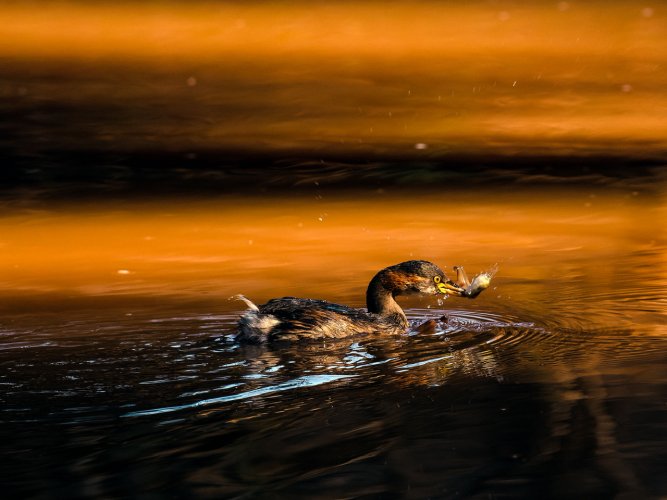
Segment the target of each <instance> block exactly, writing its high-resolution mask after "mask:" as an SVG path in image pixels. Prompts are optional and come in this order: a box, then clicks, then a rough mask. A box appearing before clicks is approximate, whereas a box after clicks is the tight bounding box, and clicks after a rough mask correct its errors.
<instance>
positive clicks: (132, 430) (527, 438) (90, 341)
mask: <svg viewBox="0 0 667 500" xmlns="http://www.w3.org/2000/svg"><path fill="white" fill-rule="evenodd" d="M654 188H655V186H653V188H652V189H651V190H647V191H641V192H638V191H627V192H624V191H623V190H622V189H621V190H619V191H618V192H615V191H613V190H611V189H609V188H604V189H599V188H595V187H591V188H588V189H585V190H581V189H572V188H570V189H564V188H562V187H560V188H557V189H556V190H555V191H554V190H552V191H551V195H550V196H549V197H546V196H544V193H543V192H539V190H536V189H534V188H530V189H524V190H514V192H513V193H512V194H511V195H508V194H507V193H503V192H497V191H495V190H494V189H488V190H477V191H474V190H473V191H466V192H449V193H444V194H442V195H438V194H433V193H431V194H429V195H420V194H419V193H413V194H411V195H408V194H407V193H405V192H404V193H401V194H396V195H391V194H388V193H386V192H385V193H373V194H372V195H367V196H364V197H361V196H351V195H346V196H343V195H338V196H333V195H331V196H329V195H327V196H321V195H317V193H316V192H315V191H313V196H305V195H304V196H303V197H301V198H299V197H291V198H289V199H285V198H279V199H276V198H253V197H236V198H231V199H222V200H209V201H199V202H193V201H191V202H189V203H188V204H185V203H184V202H183V200H181V201H179V202H176V201H173V200H172V202H171V203H169V204H166V203H144V204H141V205H136V204H135V205H131V204H128V203H123V204H121V205H118V204H116V203H113V202H108V203H106V204H97V205H95V208H94V209H92V208H90V207H88V209H87V210H86V211H85V212H84V211H81V210H80V207H79V208H76V207H70V208H65V207H61V208H59V209H51V210H29V211H25V210H15V211H14V212H13V213H12V214H11V215H7V216H5V217H3V218H2V220H1V221H0V224H1V225H2V240H1V245H0V252H1V255H2V262H3V272H2V275H3V280H2V297H3V300H2V310H3V314H2V321H1V322H0V363H1V364H2V372H1V375H0V384H2V395H1V398H2V410H1V412H0V415H1V418H2V421H3V431H4V436H5V438H4V445H3V462H4V465H3V467H2V468H3V476H4V478H5V480H4V484H5V488H7V489H8V491H9V492H11V493H12V494H14V495H16V496H23V497H26V496H27V497H39V498H48V497H70V498H71V497H83V496H136V495H139V496H143V495H147V496H149V495H153V494H157V495H162V494H164V493H165V492H169V494H175V495H178V496H192V495H195V496H201V497H208V496H211V497H221V496H224V497H246V496H251V497H255V496H259V497H265V496H266V497H271V496H280V497H283V496H284V497H297V498H299V497H302V498H313V497H315V498H319V497H322V498H331V497H344V496H353V497H365V496H367V497H390V498H391V497H407V498H424V497H429V496H430V497H436V498H451V497H475V498H476V497H480V496H489V495H492V496H511V497H526V496H531V497H532V496H538V495H540V496H547V497H562V496H573V495H574V496H579V495H587V496H594V497H610V496H614V495H617V494H625V493H627V494H629V495H632V496H642V497H651V496H653V497H658V496H662V495H665V493H666V492H667V484H666V483H665V482H664V480H663V478H662V477H663V476H662V475H661V473H660V471H661V470H662V466H663V464H664V460H665V459H666V458H667V457H666V456H665V452H664V449H666V446H665V444H666V443H665V436H666V435H667V434H666V433H665V421H667V419H666V418H665V417H667V415H666V412H667V406H666V401H667V400H666V399H665V395H666V393H667V370H666V368H665V367H666V366H667V365H666V364H665V352H666V350H665V348H666V347H667V344H666V339H667V337H666V334H667V330H665V324H667V322H666V321H665V320H666V315H667V304H666V303H665V294H664V290H665V285H666V284H667V265H666V264H667V263H666V261H665V255H666V254H665V234H664V229H663V228H662V227H658V226H657V225H656V221H659V220H664V217H665V209H666V207H665V204H664V196H662V194H660V195H656V193H655V189H654ZM554 194H557V195H558V196H555V195H554ZM454 207H455V208H454ZM47 250H48V251H47ZM417 257H419V258H427V259H430V260H433V261H435V262H438V263H439V264H440V265H441V266H443V268H445V269H447V270H448V271H450V272H451V266H452V265H453V264H463V265H465V266H466V267H467V269H468V270H469V271H470V272H471V273H474V272H476V271H479V270H483V269H486V268H488V267H489V266H491V265H493V264H495V263H498V264H499V268H500V270H499V272H498V274H497V276H496V278H495V279H494V282H493V286H492V288H490V289H489V290H487V291H486V292H485V293H484V294H482V295H481V296H480V297H479V298H478V299H476V300H464V299H454V298H451V299H449V300H447V301H445V302H444V303H438V302H437V301H436V300H435V299H432V298H422V299H416V298H408V299H406V300H403V301H402V304H403V305H404V306H405V308H406V312H407V314H408V316H409V318H410V320H411V321H413V322H414V323H415V324H419V323H421V322H423V321H425V320H427V319H439V318H441V317H442V316H443V315H444V316H446V320H445V321H442V322H440V323H439V325H438V327H437V328H436V329H435V330H434V331H432V332H429V333H426V334H414V332H413V333H408V334H405V335H402V336H397V337H389V338H382V337H377V338H376V337H372V336H371V337H361V338H354V339H350V340H346V341H336V342H314V343H311V344H304V345H295V346H281V347H280V348H271V347H256V346H255V347H243V346H239V345H237V344H236V343H234V342H233V331H234V326H235V321H236V319H237V317H238V315H239V314H240V313H241V311H242V309H243V308H244V306H243V304H242V303H240V302H233V301H232V302H230V301H228V300H227V297H229V296H231V295H234V294H236V293H244V294H245V295H247V296H248V297H250V298H251V299H253V300H255V301H257V302H258V303H259V302H262V301H264V300H266V299H268V298H270V297H273V296H281V295H298V296H307V297H317V298H325V299H329V300H333V301H336V302H340V303H346V304H350V305H353V306H358V307H363V297H364V291H365V286H366V284H367V281H368V280H369V279H370V277H372V275H373V273H374V272H375V271H376V270H377V269H379V268H381V267H383V266H385V265H389V264H393V263H396V262H399V261H401V260H405V259H409V258H417Z"/></svg>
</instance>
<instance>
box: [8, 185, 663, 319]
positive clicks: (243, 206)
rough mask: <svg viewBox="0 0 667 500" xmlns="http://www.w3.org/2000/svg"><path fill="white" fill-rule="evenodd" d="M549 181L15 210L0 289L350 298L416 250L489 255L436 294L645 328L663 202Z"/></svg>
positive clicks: (655, 314) (439, 255)
mask: <svg viewBox="0 0 667 500" xmlns="http://www.w3.org/2000/svg"><path fill="white" fill-rule="evenodd" d="M553 194H554V193H552V196H550V197H548V198H546V197H545V196H544V195H543V194H541V193H534V192H533V193H513V194H512V193H502V192H494V191H491V190H489V191H480V192H477V193H471V192H467V193H448V194H443V195H442V196H439V195H432V194H431V195H423V196H418V195H413V196H405V195H403V196H392V195H388V194H382V193H376V194H373V195H371V196H366V197H364V198H362V197H343V196H336V197H327V196H325V197H323V198H321V199H315V198H314V197H306V196H303V197H301V198H296V197H293V198H290V199H285V198H270V197H267V198H260V197H252V198H242V197H232V198H230V199H227V200H218V201H197V202H193V201H188V202H185V201H183V200H181V201H173V200H172V201H171V202H169V203H167V202H165V203H157V202H155V203H144V204H140V203H134V204H132V203H128V204H123V205H111V204H109V205H107V206H98V207H97V208H96V209H94V210H87V211H80V210H70V211H67V210H63V211H59V212H45V213H40V212H35V213H30V214H16V215H13V216H6V217H3V218H2V219H0V234H1V235H2V236H1V237H0V263H1V264H0V265H1V266H2V267H1V269H0V275H1V276H2V280H1V281H0V288H1V289H0V293H1V294H2V295H3V296H5V297H7V296H12V295H13V296H15V297H16V296H19V297H20V296H26V297H29V296H31V295H34V296H40V295H41V294H49V293H51V294H54V293H55V294H65V295H66V294H73V295H75V296H93V297H95V296H138V297H144V298H145V299H146V300H149V299H148V298H149V297H154V298H155V297H161V296H162V297H167V296H169V297H172V298H179V297H180V298H183V299H188V300H195V301H202V302H204V303H209V304H210V305H211V307H213V308H214V309H215V310H220V311H225V310H226V311H233V310H239V309H242V305H241V304H239V303H230V302H227V301H226V300H225V299H226V298H227V297H229V296H231V295H234V294H238V293H243V294H245V295H246V296H248V297H250V298H252V299H253V300H255V301H257V302H262V301H264V300H266V299H269V298H271V297H274V296H283V295H296V296H306V297H313V298H323V299H329V300H332V301H336V302H343V303H348V304H351V305H355V306H363V305H364V293H365V287H366V285H367V283H368V281H369V280H370V278H371V277H372V275H373V274H374V273H375V272H376V271H377V270H379V269H381V268H382V267H385V266H387V265H391V264H394V263H397V262H401V261H403V260H408V259H411V258H424V259H428V260H432V261H434V262H436V263H438V264H440V265H441V266H442V267H443V268H447V269H448V270H450V272H451V266H452V265H455V264H462V265H464V266H466V268H467V269H468V270H469V272H470V274H474V273H476V272H479V271H481V270H484V269H487V268H489V267H490V266H491V265H493V264H495V263H498V264H499V266H500V271H499V272H498V275H497V277H496V284H497V287H496V288H494V289H492V290H489V291H487V292H486V293H485V294H483V295H482V296H481V297H480V298H479V299H477V300H475V301H466V300H460V299H459V300H455V299H451V300H452V301H451V302H449V303H447V304H445V308H447V307H454V308H456V307H473V308H475V307H479V308H482V309H487V310H490V311H493V310H496V311H504V312H511V314H512V315H513V316H514V317H519V318H520V319H523V320H530V319H531V318H540V317H545V318H550V316H551V315H552V314H557V315H558V316H559V320H562V321H563V322H567V321H568V318H570V319H571V320H572V321H582V322H585V321H589V323H590V324H596V322H597V323H599V324H600V325H601V326H616V327H620V326H623V325H626V326H627V325H636V324H650V325H654V326H656V328H659V326H658V325H659V324H661V322H662V319H664V314H665V312H666V311H665V304H664V297H663V298H661V297H662V292H661V290H664V287H665V286H666V285H667V252H665V248H666V244H667V241H666V235H665V231H664V227H663V226H661V225H656V221H661V220H665V216H666V215H667V213H666V212H667V207H666V206H665V204H664V200H663V201H660V200H656V199H655V198H651V199H645V198H643V197H642V195H637V194H636V193H635V194H633V193H627V194H617V195H611V194H608V193H607V194H605V193H604V192H600V193H597V194H596V193H595V192H590V191H589V192H586V191H583V190H582V191H580V192H577V191H569V192H568V191H563V192H562V193H560V194H559V195H558V196H553ZM140 300H144V299H140ZM407 304H408V305H410V304H411V305H412V306H419V307H426V306H427V305H430V306H434V307H435V306H436V304H435V303H434V302H433V301H432V300H428V299H425V300H422V301H421V302H419V301H414V300H413V301H412V302H411V301H410V299H408V300H407ZM555 304H560V306H559V307H560V308H561V310H560V311H559V312H558V313H554V311H555V309H553V308H554V307H555ZM619 304H620V305H621V306H622V308H619ZM661 304H662V305H661ZM617 309H618V310H617ZM522 314H526V315H527V316H526V317H524V318H521V315H522ZM586 318H587V319H586ZM661 318H662V319H661Z"/></svg>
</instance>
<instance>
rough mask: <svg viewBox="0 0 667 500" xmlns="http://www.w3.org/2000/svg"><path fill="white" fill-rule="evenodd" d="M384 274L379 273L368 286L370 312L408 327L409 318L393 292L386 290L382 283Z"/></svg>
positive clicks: (367, 304) (367, 301) (367, 295)
mask: <svg viewBox="0 0 667 500" xmlns="http://www.w3.org/2000/svg"><path fill="white" fill-rule="evenodd" d="M382 272H383V271H380V272H379V273H377V274H376V275H375V277H374V278H373V279H372V280H371V282H370V283H369V284H368V290H366V307H367V308H368V312H370V313H375V314H379V315H381V316H387V317H388V318H391V320H392V321H395V322H396V323H400V324H401V325H403V326H405V327H407V326H408V318H407V317H406V316H405V313H404V312H403V309H401V306H399V305H398V303H397V302H396V300H395V299H394V293H393V291H392V290H389V289H388V288H386V287H385V286H384V284H383V283H382V281H383V279H382ZM394 318H395V319H394Z"/></svg>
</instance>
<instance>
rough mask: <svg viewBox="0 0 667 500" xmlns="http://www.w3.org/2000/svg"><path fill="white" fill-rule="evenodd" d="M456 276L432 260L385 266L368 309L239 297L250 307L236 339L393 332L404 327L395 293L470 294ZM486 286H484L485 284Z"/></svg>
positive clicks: (369, 293)
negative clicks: (257, 302) (450, 276)
mask: <svg viewBox="0 0 667 500" xmlns="http://www.w3.org/2000/svg"><path fill="white" fill-rule="evenodd" d="M457 280H458V281H459V283H455V282H453V281H450V280H449V279H447V277H446V276H445V273H444V272H442V270H441V269H440V268H439V267H438V266H436V265H435V264H432V263H431V262H427V261H424V260H411V261H408V262H402V263H401V264H397V265H395V266H391V267H387V268H385V269H383V270H382V271H380V272H379V273H377V274H376V275H375V276H374V277H373V279H372V280H371V282H370V284H369V285H368V290H367V291H366V306H367V309H368V310H363V309H354V308H351V307H347V306H342V305H338V304H333V303H331V302H327V301H324V300H313V299H299V298H295V297H283V298H280V299H272V300H270V301H268V302H267V303H266V304H263V305H261V306H256V305H255V304H253V303H252V302H250V301H249V300H247V299H245V298H244V297H242V296H238V298H239V299H240V300H243V301H245V302H246V304H248V306H249V309H248V311H246V313H245V314H244V315H243V316H242V317H241V319H240V320H239V323H238V329H239V332H238V335H237V337H236V338H237V340H239V341H241V342H248V343H265V342H272V341H280V340H285V341H294V340H301V339H327V338H328V339H335V338H343V337H348V336H351V335H358V334H372V333H375V334H390V335H391V334H397V333H402V332H405V331H406V329H407V328H408V320H407V318H406V316H405V313H404V312H403V310H402V309H401V307H400V306H399V305H398V303H397V302H396V300H395V297H396V296H398V295H407V294H413V293H422V294H431V295H435V294H443V295H447V294H451V295H456V296H464V297H465V296H467V297H471V298H472V297H475V296H477V295H478V294H479V291H475V292H476V293H475V294H474V295H473V294H472V293H469V291H468V290H466V289H465V288H463V287H464V286H466V285H468V284H469V282H468V279H467V277H466V276H465V273H464V271H463V268H457ZM487 286H488V285H487Z"/></svg>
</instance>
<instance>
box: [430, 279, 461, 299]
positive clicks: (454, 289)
mask: <svg viewBox="0 0 667 500" xmlns="http://www.w3.org/2000/svg"><path fill="white" fill-rule="evenodd" d="M436 290H437V293H441V294H443V295H456V296H457V297H461V296H463V295H464V294H465V289H464V288H461V287H460V286H458V285H457V284H456V283H454V282H453V281H449V280H447V281H441V282H440V283H438V284H437V285H436Z"/></svg>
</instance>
